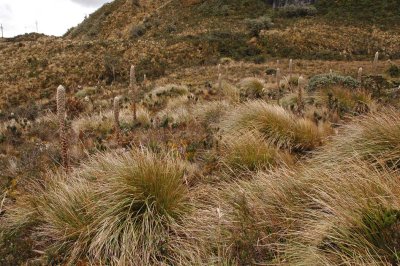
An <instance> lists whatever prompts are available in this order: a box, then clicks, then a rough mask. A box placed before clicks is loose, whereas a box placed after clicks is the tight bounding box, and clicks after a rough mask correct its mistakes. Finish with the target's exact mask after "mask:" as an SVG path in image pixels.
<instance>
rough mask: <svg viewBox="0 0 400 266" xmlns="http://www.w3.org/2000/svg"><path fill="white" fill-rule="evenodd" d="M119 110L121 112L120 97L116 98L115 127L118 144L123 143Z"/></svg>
mask: <svg viewBox="0 0 400 266" xmlns="http://www.w3.org/2000/svg"><path fill="white" fill-rule="evenodd" d="M119 112H120V97H119V96H116V97H115V98H114V128H115V139H116V141H117V143H118V144H120V143H121V127H120V123H119Z"/></svg>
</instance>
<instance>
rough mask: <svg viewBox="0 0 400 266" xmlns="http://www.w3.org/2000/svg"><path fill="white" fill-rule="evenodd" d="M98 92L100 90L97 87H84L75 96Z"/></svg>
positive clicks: (82, 96)
mask: <svg viewBox="0 0 400 266" xmlns="http://www.w3.org/2000/svg"><path fill="white" fill-rule="evenodd" d="M97 92H98V88H97V87H83V88H82V89H81V90H79V91H78V92H76V93H75V97H77V98H85V97H86V96H90V95H93V94H96V93H97Z"/></svg>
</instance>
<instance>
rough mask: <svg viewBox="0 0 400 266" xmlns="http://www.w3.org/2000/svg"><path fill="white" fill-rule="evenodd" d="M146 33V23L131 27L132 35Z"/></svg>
mask: <svg viewBox="0 0 400 266" xmlns="http://www.w3.org/2000/svg"><path fill="white" fill-rule="evenodd" d="M145 33H146V26H145V25H144V24H139V25H135V26H133V27H132V29H131V37H132V38H139V37H141V36H143V35H144V34H145Z"/></svg>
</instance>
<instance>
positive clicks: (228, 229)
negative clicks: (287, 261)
mask: <svg viewBox="0 0 400 266" xmlns="http://www.w3.org/2000/svg"><path fill="white" fill-rule="evenodd" d="M295 175H296V173H295V172H293V170H290V169H288V168H286V167H283V168H282V169H280V170H279V169H275V170H274V172H259V173H258V174H256V175H255V176H254V177H253V178H252V179H251V180H248V179H246V180H239V181H237V182H235V183H224V184H221V186H220V188H218V189H217V188H207V190H206V191H203V192H202V194H204V195H203V198H201V202H202V204H196V205H198V206H199V208H198V209H197V210H196V212H194V213H192V214H191V216H190V217H189V218H188V219H187V220H186V221H185V223H184V227H183V228H181V229H180V230H182V233H181V234H182V235H185V236H187V237H186V238H185V239H177V240H176V242H178V243H174V247H175V248H176V249H180V250H184V251H185V252H181V253H180V257H179V259H180V261H183V262H184V265H199V264H201V265H218V264H219V263H221V264H222V265H251V264H260V265H265V264H268V265H269V264H273V262H276V261H277V260H276V259H277V258H278V254H279V253H278V251H280V249H281V246H282V244H283V243H284V242H285V240H286V237H287V232H288V231H290V230H294V228H295V227H294V226H295V223H294V222H293V221H294V220H293V219H294V218H295V215H296V213H297V210H296V209H292V208H291V207H293V206H297V204H298V203H297V196H300V197H301V196H304V195H306V191H307V189H306V188H307V184H306V183H301V182H297V179H296V178H293V176H295ZM301 208H304V206H301ZM294 210H295V211H294ZM299 210H300V209H299ZM185 247H187V248H185ZM223 263H226V264H223Z"/></svg>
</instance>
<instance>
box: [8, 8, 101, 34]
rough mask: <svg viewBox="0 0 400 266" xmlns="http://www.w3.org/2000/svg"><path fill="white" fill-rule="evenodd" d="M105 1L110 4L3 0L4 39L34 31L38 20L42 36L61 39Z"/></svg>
mask: <svg viewBox="0 0 400 266" xmlns="http://www.w3.org/2000/svg"><path fill="white" fill-rule="evenodd" d="M77 2H79V3H77ZM104 2H108V1H107V0H87V1H84V0H81V1H79V0H34V1H33V0H0V23H1V24H3V27H4V36H5V37H12V36H15V35H19V34H24V33H27V32H35V31H36V21H37V22H38V29H39V32H40V33H45V34H48V35H56V36H61V35H63V34H64V33H65V32H66V31H67V30H68V29H69V28H71V27H73V26H76V25H77V24H79V23H80V22H81V21H82V20H83V18H84V17H85V15H88V14H90V13H92V12H94V11H95V10H96V9H97V8H98V7H100V6H101V5H102V4H103V3H104Z"/></svg>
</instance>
